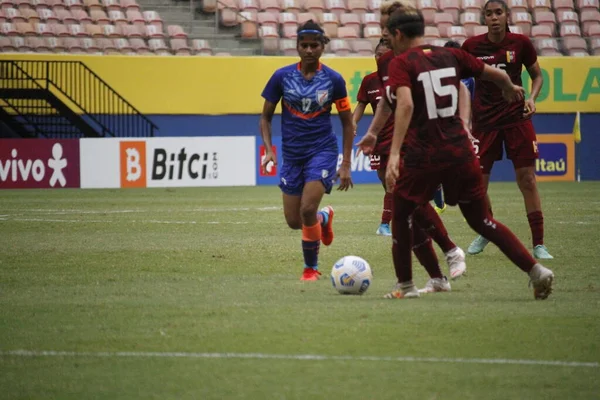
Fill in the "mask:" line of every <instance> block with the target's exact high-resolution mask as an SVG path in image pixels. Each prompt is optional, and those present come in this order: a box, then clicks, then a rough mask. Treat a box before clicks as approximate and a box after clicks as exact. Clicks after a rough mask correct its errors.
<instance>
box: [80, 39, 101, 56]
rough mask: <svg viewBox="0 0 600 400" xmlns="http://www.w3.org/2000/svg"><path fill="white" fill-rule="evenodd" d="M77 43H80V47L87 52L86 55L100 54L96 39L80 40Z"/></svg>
mask: <svg viewBox="0 0 600 400" xmlns="http://www.w3.org/2000/svg"><path fill="white" fill-rule="evenodd" d="M79 43H81V47H82V48H83V49H84V50H85V51H87V52H88V53H100V52H101V49H100V46H98V44H97V43H96V39H92V38H82V39H81V40H80V41H79Z"/></svg>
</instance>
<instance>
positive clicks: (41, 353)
mask: <svg viewBox="0 0 600 400" xmlns="http://www.w3.org/2000/svg"><path fill="white" fill-rule="evenodd" d="M0 355H1V356H4V357H6V356H15V357H84V358H85V357H107V358H113V357H114V358H120V357H126V358H136V357H140V358H233V359H258V360H261V359H262V360H271V359H276V360H309V361H392V362H423V363H454V364H504V365H536V366H537V365H544V366H555V367H574V368H598V367H600V363H597V362H580V361H550V360H515V359H506V358H445V357H442V358H438V357H378V356H328V355H320V354H265V353H188V352H143V351H115V352H109V351H102V352H85V351H82V352H79V351H54V350H5V351H0Z"/></svg>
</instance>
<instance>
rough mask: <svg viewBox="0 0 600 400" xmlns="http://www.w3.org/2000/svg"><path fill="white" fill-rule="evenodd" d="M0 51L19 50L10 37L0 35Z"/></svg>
mask: <svg viewBox="0 0 600 400" xmlns="http://www.w3.org/2000/svg"><path fill="white" fill-rule="evenodd" d="M0 51H2V52H14V51H17V48H16V47H15V46H14V45H13V44H12V42H11V41H10V38H9V37H6V36H0Z"/></svg>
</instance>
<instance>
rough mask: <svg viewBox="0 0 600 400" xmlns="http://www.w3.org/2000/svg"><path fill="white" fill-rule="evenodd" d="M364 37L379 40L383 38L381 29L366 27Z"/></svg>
mask: <svg viewBox="0 0 600 400" xmlns="http://www.w3.org/2000/svg"><path fill="white" fill-rule="evenodd" d="M363 37H365V38H368V39H377V40H379V39H380V38H381V28H380V27H379V26H365V28H364V29H363Z"/></svg>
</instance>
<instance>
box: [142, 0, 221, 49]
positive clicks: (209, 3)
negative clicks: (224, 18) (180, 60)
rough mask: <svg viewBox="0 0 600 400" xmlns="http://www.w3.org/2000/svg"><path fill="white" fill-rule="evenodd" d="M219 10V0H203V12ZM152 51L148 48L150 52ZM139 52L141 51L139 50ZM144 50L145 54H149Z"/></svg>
mask: <svg viewBox="0 0 600 400" xmlns="http://www.w3.org/2000/svg"><path fill="white" fill-rule="evenodd" d="M216 11H217V0H203V1H202V12H204V13H206V14H214V13H215V12H216ZM149 52H150V51H149V50H148V53H149ZM138 53H139V52H138ZM148 53H146V52H144V54H148Z"/></svg>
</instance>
